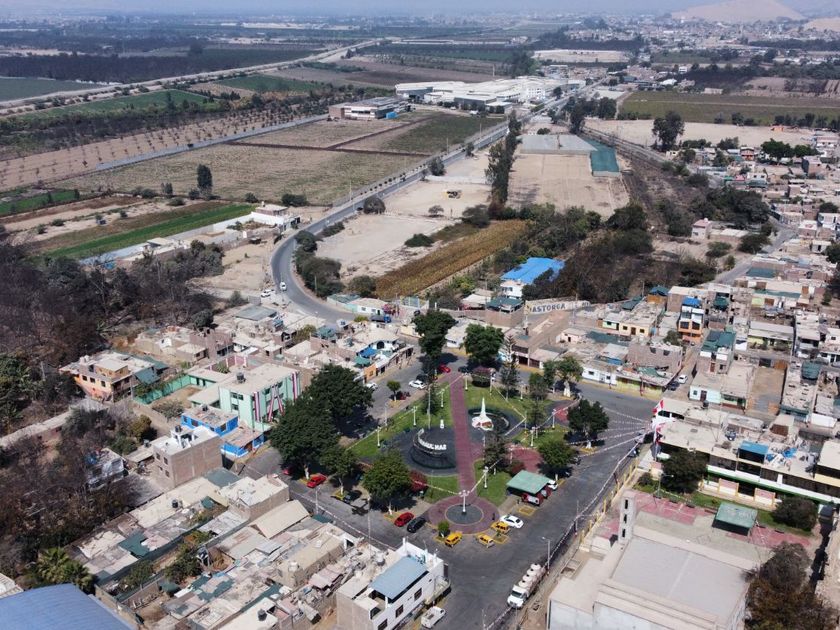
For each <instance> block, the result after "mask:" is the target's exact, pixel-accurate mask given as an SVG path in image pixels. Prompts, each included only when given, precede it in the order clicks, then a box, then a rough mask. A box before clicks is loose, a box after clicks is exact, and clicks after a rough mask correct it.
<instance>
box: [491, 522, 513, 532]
mask: <svg viewBox="0 0 840 630" xmlns="http://www.w3.org/2000/svg"><path fill="white" fill-rule="evenodd" d="M490 529H494V530H496V531H497V532H499V533H500V534H507V533H508V532H509V531H510V525H508V524H507V523H504V522H502V521H496V522H495V523H493V524H492V525H491V526H490Z"/></svg>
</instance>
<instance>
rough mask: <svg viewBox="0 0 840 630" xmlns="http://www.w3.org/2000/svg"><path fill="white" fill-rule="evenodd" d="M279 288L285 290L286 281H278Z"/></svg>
mask: <svg viewBox="0 0 840 630" xmlns="http://www.w3.org/2000/svg"><path fill="white" fill-rule="evenodd" d="M280 290H281V291H285V290H286V283H285V282H281V283H280Z"/></svg>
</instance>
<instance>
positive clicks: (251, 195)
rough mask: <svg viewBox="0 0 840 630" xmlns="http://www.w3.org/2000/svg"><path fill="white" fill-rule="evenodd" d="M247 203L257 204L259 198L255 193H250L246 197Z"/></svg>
mask: <svg viewBox="0 0 840 630" xmlns="http://www.w3.org/2000/svg"><path fill="white" fill-rule="evenodd" d="M245 201H247V202H248V203H257V202H258V201H259V199H257V196H256V195H255V194H254V193H250V192H249V193H247V194H246V195H245Z"/></svg>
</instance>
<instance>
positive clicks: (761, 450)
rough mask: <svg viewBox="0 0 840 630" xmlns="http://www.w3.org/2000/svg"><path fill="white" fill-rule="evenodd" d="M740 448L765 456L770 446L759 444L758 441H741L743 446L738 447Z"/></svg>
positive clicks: (740, 449)
mask: <svg viewBox="0 0 840 630" xmlns="http://www.w3.org/2000/svg"><path fill="white" fill-rule="evenodd" d="M738 450H739V451H746V452H747V453H752V454H753V455H760V456H761V457H764V456H766V455H767V453H768V451H769V450H770V448H769V447H768V446H767V445H765V444H757V443H756V442H741V446H739V447H738Z"/></svg>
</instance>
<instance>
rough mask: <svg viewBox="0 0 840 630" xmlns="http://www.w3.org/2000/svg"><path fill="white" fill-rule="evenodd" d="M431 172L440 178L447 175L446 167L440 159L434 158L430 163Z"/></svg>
mask: <svg viewBox="0 0 840 630" xmlns="http://www.w3.org/2000/svg"><path fill="white" fill-rule="evenodd" d="M429 172H430V173H431V174H432V175H434V176H436V177H440V176H441V175H443V174H444V173H446V166H445V165H444V163H443V160H441V159H440V158H439V157H434V158H432V160H431V162H429Z"/></svg>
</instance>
